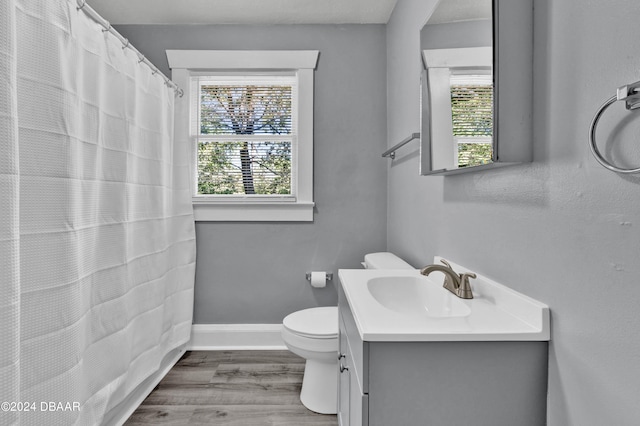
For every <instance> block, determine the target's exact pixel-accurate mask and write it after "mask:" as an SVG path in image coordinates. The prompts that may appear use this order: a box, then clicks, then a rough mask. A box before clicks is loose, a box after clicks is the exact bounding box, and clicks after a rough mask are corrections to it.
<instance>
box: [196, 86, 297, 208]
mask: <svg viewBox="0 0 640 426" xmlns="http://www.w3.org/2000/svg"><path fill="white" fill-rule="evenodd" d="M211 80H212V78H207V80H206V81H205V82H201V84H200V93H199V97H200V105H199V114H198V115H199V129H198V131H199V137H198V154H197V163H198V167H197V174H198V176H197V178H198V185H197V186H198V194H200V195H243V196H244V195H249V196H251V195H261V196H264V195H280V196H282V195H295V194H294V192H293V188H292V187H293V185H292V169H293V165H292V162H293V161H294V156H293V155H292V149H293V141H294V140H295V134H294V131H295V126H294V114H293V111H292V104H293V102H294V99H293V96H294V94H295V90H294V87H293V86H292V85H291V84H269V83H258V84H255V83H253V82H251V83H245V84H242V83H241V82H240V83H238V82H237V81H236V82H234V83H232V84H229V83H228V82H226V81H224V79H222V80H223V81H222V82H221V83H217V82H212V81H211Z"/></svg>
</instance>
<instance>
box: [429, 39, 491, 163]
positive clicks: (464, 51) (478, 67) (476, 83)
mask: <svg viewBox="0 0 640 426" xmlns="http://www.w3.org/2000/svg"><path fill="white" fill-rule="evenodd" d="M492 55H493V50H492V48H491V47H470V48H454V49H429V50H424V51H423V58H424V63H425V65H426V76H427V80H428V85H429V98H430V118H431V120H430V124H431V128H430V132H431V135H430V136H431V138H432V141H434V142H432V152H431V155H432V165H433V164H437V166H434V167H435V168H437V169H455V168H461V167H467V166H476V165H481V164H489V163H491V162H492V161H493V75H492Z"/></svg>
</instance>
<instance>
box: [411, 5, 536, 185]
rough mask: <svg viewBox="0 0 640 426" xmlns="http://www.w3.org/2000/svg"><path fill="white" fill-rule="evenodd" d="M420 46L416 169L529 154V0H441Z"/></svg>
mask: <svg viewBox="0 0 640 426" xmlns="http://www.w3.org/2000/svg"><path fill="white" fill-rule="evenodd" d="M420 50H421V52H420V54H421V56H422V63H423V72H422V81H421V89H420V90H421V127H422V129H421V143H420V174H421V175H434V174H454V173H464V172H470V171H479V170H484V169H490V168H495V167H499V166H505V165H511V164H517V163H522V162H529V161H531V159H532V145H531V139H532V127H531V125H532V124H531V114H532V74H533V69H532V67H533V57H532V54H533V5H532V2H531V0H440V2H439V3H438V5H437V6H436V8H435V9H434V12H433V14H432V15H431V16H430V18H429V19H428V20H427V22H426V24H425V25H424V27H423V28H422V30H421V31H420Z"/></svg>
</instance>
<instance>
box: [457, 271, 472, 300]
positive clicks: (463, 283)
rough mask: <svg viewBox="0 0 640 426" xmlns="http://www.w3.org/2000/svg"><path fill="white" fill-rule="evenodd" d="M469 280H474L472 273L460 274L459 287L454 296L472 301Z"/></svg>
mask: <svg viewBox="0 0 640 426" xmlns="http://www.w3.org/2000/svg"><path fill="white" fill-rule="evenodd" d="M469 278H476V274H474V273H473V272H465V273H464V274H460V286H459V287H458V289H457V290H456V294H457V296H458V297H459V298H461V299H473V292H472V291H471V284H469Z"/></svg>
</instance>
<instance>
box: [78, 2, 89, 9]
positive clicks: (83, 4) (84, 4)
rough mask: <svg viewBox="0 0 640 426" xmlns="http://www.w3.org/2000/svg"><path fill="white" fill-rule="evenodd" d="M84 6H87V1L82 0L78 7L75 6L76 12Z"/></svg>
mask: <svg viewBox="0 0 640 426" xmlns="http://www.w3.org/2000/svg"><path fill="white" fill-rule="evenodd" d="M76 4H77V3H76ZM86 5H87V0H82V4H81V5H80V6H76V10H82V9H83V8H84V7H85V6H86Z"/></svg>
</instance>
